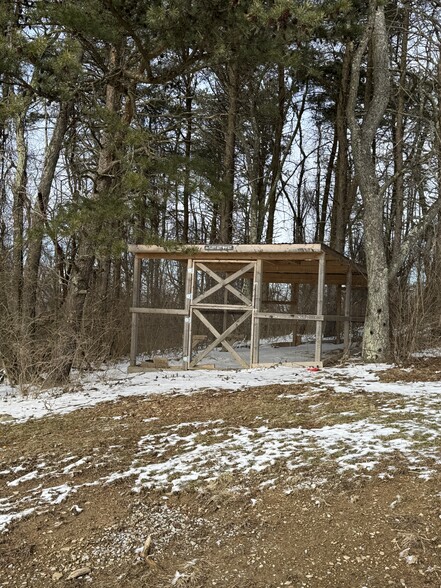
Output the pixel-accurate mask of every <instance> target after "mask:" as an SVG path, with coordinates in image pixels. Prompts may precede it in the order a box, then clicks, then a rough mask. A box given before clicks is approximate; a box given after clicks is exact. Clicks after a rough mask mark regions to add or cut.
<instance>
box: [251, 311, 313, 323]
mask: <svg viewBox="0 0 441 588" xmlns="http://www.w3.org/2000/svg"><path fill="white" fill-rule="evenodd" d="M256 317H257V318H260V319H276V320H288V321H323V320H324V319H325V317H324V315H323V314H290V313H284V312H283V313H282V312H257V313H256Z"/></svg>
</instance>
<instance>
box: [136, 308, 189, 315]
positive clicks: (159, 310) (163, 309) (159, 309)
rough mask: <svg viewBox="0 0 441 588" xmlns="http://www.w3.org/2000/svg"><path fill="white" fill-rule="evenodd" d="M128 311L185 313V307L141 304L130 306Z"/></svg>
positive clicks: (140, 312)
mask: <svg viewBox="0 0 441 588" xmlns="http://www.w3.org/2000/svg"><path fill="white" fill-rule="evenodd" d="M130 312H133V313H135V314H179V315H184V316H185V315H186V314H187V311H186V310H185V308H145V307H143V306H141V307H139V306H136V307H135V306H132V307H131V308H130Z"/></svg>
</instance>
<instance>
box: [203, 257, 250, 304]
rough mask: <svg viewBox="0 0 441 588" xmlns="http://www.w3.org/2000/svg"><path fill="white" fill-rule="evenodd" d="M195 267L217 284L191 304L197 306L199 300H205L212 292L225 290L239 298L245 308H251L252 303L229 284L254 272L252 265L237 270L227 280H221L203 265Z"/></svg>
mask: <svg viewBox="0 0 441 588" xmlns="http://www.w3.org/2000/svg"><path fill="white" fill-rule="evenodd" d="M196 265H197V266H198V267H199V268H200V269H201V270H202V271H204V272H205V273H206V274H208V275H209V276H211V277H212V278H213V279H214V280H215V281H216V282H217V284H216V285H214V286H213V287H212V288H210V289H209V290H207V291H206V292H202V294H200V295H199V296H197V297H196V298H195V299H194V300H193V304H197V303H198V302H201V300H203V299H204V298H207V297H208V296H210V295H211V294H214V292H217V291H218V290H220V289H221V288H225V289H226V290H229V291H230V292H231V293H232V294H234V295H235V296H236V297H237V298H239V299H240V300H242V302H245V304H246V305H247V306H251V305H252V301H251V300H250V299H249V298H247V296H245V295H244V294H242V292H239V290H237V289H236V288H234V286H231V282H233V281H234V280H236V279H237V278H240V276H242V275H243V274H246V273H247V272H248V271H250V270H254V263H248V264H247V265H246V266H244V267H242V268H241V269H239V270H237V271H236V272H234V274H231V275H230V276H228V277H227V278H221V277H220V276H218V275H217V274H216V272H214V271H213V270H211V269H210V268H209V267H207V266H206V265H205V264H203V263H200V262H197V264H196Z"/></svg>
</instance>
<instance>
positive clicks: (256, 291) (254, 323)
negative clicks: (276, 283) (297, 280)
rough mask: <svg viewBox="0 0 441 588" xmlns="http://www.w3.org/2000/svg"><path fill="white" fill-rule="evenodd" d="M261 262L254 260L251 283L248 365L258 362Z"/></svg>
mask: <svg viewBox="0 0 441 588" xmlns="http://www.w3.org/2000/svg"><path fill="white" fill-rule="evenodd" d="M262 268H263V263H262V260H261V259H258V260H257V262H256V267H255V270H254V284H253V313H252V317H251V349H250V366H251V367H252V366H253V365H257V364H258V363H259V343H260V318H259V316H258V313H259V312H260V310H261V305H262V276H263V269H262Z"/></svg>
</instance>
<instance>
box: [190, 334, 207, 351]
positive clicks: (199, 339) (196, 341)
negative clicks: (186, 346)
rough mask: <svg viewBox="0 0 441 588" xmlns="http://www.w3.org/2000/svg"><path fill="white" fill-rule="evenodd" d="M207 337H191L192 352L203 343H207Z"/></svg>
mask: <svg viewBox="0 0 441 588" xmlns="http://www.w3.org/2000/svg"><path fill="white" fill-rule="evenodd" d="M206 340H207V335H192V337H191V350H192V351H193V350H194V349H195V348H196V347H197V346H198V345H200V344H201V343H205V341H206Z"/></svg>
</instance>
